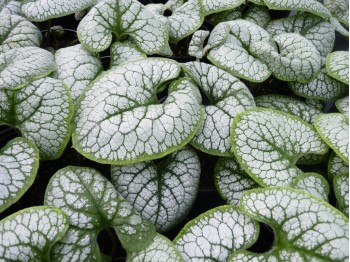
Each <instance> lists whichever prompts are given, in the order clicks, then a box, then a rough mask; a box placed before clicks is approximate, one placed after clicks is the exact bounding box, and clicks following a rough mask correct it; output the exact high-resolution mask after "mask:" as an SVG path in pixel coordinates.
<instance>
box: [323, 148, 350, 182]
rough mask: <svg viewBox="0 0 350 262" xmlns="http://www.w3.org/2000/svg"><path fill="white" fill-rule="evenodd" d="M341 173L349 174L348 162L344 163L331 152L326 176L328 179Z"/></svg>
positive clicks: (331, 179)
mask: <svg viewBox="0 0 350 262" xmlns="http://www.w3.org/2000/svg"><path fill="white" fill-rule="evenodd" d="M342 174H347V175H349V164H346V163H345V162H344V160H343V159H341V158H340V157H339V156H338V155H337V154H336V153H334V152H332V154H331V155H330V157H329V160H328V178H329V180H330V181H333V179H334V178H335V177H336V176H338V175H342Z"/></svg>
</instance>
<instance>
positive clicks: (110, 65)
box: [94, 42, 147, 80]
mask: <svg viewBox="0 0 350 262" xmlns="http://www.w3.org/2000/svg"><path fill="white" fill-rule="evenodd" d="M115 44H121V45H123V46H127V47H130V48H134V49H137V51H139V52H140V53H142V54H143V59H147V55H146V54H145V53H143V51H141V50H139V47H138V46H135V45H133V44H129V43H123V42H115V43H112V44H111V46H110V47H109V48H110V50H112V47H113V46H114V45H115ZM110 54H111V60H110V63H109V66H108V70H110V69H112V68H114V67H116V66H121V65H124V64H127V63H129V62H134V61H137V60H142V58H139V59H137V60H131V61H129V60H127V61H124V62H123V63H120V64H118V65H114V66H113V65H112V62H113V61H115V53H114V52H110ZM108 70H107V71H108ZM101 73H104V70H103V68H102V69H101V70H100V71H99V73H98V74H97V75H96V76H97V77H99V76H100V75H101ZM95 79H96V78H95ZM95 79H94V80H95Z"/></svg>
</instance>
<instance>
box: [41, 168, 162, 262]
mask: <svg viewBox="0 0 350 262" xmlns="http://www.w3.org/2000/svg"><path fill="white" fill-rule="evenodd" d="M45 204H46V205H50V206H54V207H57V208H60V209H62V210H63V211H64V212H65V213H66V214H67V215H68V217H69V223H70V227H69V229H68V231H67V234H66V235H65V236H64V237H63V238H62V239H61V240H60V242H58V243H57V244H56V245H55V246H54V247H53V249H52V257H53V260H54V261H62V260H63V259H64V260H69V261H96V260H97V261H99V259H100V251H99V248H98V245H97V235H98V233H99V232H100V231H101V230H102V229H104V228H108V227H113V228H114V229H115V230H116V232H117V235H118V237H119V240H120V241H121V243H122V245H123V247H124V248H125V249H127V250H128V251H140V250H142V249H144V248H145V247H147V246H148V245H149V244H150V243H151V242H152V240H153V238H154V236H155V230H154V226H153V225H152V224H150V223H149V222H147V221H145V220H144V219H143V218H141V217H140V216H139V215H138V214H137V213H136V212H135V211H134V210H133V209H132V207H131V206H130V205H129V204H128V203H127V202H126V201H125V200H124V199H123V198H122V197H121V196H120V195H119V194H118V193H117V192H116V190H115V189H114V187H113V185H112V184H111V183H110V182H109V181H108V180H107V179H106V178H104V177H103V176H102V175H101V174H100V173H99V172H97V171H96V170H94V169H92V168H84V167H73V166H69V167H66V168H63V169H60V170H58V171H57V172H56V173H55V175H54V176H53V177H52V178H51V180H50V182H49V184H48V187H47V189H46V194H45Z"/></svg>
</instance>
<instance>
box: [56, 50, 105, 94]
mask: <svg viewBox="0 0 350 262" xmlns="http://www.w3.org/2000/svg"><path fill="white" fill-rule="evenodd" d="M55 58H56V64H57V71H56V72H55V77H57V78H58V79H61V80H62V81H63V83H64V84H65V85H66V86H67V87H68V88H69V90H70V93H71V95H72V98H73V100H74V101H75V100H77V98H78V97H79V96H80V95H81V94H82V93H83V91H84V90H85V88H86V87H87V86H88V85H89V84H90V83H91V82H92V81H93V80H94V79H95V78H96V77H97V75H98V74H99V73H100V72H102V71H103V68H102V63H101V60H100V58H99V57H98V56H97V55H96V54H94V53H92V52H90V51H88V50H86V49H84V48H83V46H82V45H80V44H78V45H75V46H70V47H66V48H61V49H59V50H57V52H56V53H55Z"/></svg>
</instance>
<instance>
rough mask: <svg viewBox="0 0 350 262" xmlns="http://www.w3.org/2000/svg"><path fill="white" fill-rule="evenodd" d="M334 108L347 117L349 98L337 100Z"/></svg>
mask: <svg viewBox="0 0 350 262" xmlns="http://www.w3.org/2000/svg"><path fill="white" fill-rule="evenodd" d="M335 106H336V107H337V109H338V110H339V112H340V113H342V114H346V115H349V96H346V97H343V98H341V99H339V100H337V101H336V102H335Z"/></svg>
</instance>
